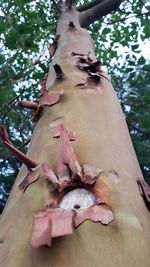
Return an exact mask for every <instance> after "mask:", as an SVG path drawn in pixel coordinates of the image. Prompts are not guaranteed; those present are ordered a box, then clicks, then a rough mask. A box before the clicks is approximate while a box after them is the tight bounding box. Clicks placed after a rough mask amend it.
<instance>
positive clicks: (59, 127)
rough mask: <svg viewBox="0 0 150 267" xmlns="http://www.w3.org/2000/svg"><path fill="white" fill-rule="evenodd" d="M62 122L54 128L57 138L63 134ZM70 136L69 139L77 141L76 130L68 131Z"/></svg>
mask: <svg viewBox="0 0 150 267" xmlns="http://www.w3.org/2000/svg"><path fill="white" fill-rule="evenodd" d="M61 125H62V124H61V123H60V124H59V125H57V126H56V127H55V129H54V135H53V137H55V138H57V137H60V135H61ZM67 134H68V137H69V141H75V140H76V133H75V132H71V131H67Z"/></svg>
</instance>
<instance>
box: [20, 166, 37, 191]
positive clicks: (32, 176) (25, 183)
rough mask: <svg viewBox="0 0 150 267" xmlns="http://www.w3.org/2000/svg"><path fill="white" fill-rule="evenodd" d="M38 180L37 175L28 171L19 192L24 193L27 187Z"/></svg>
mask: <svg viewBox="0 0 150 267" xmlns="http://www.w3.org/2000/svg"><path fill="white" fill-rule="evenodd" d="M38 178H39V174H38V173H36V172H34V171H32V170H29V172H28V174H27V175H26V177H25V178H24V180H23V181H22V183H21V184H20V185H19V189H20V190H21V191H25V190H26V189H27V187H28V186H29V185H30V184H32V183H34V182H35V181H37V180H38Z"/></svg>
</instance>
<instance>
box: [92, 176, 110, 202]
mask: <svg viewBox="0 0 150 267" xmlns="http://www.w3.org/2000/svg"><path fill="white" fill-rule="evenodd" d="M92 192H94V194H95V197H96V202H97V204H100V203H106V204H108V205H109V204H110V190H109V188H108V186H107V185H106V184H105V183H104V182H103V181H101V179H97V180H96V182H95V185H94V188H93V190H92Z"/></svg>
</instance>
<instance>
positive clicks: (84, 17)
mask: <svg viewBox="0 0 150 267" xmlns="http://www.w3.org/2000/svg"><path fill="white" fill-rule="evenodd" d="M121 2H122V0H105V1H104V2H102V3H100V4H98V5H96V6H94V7H92V8H90V9H88V10H87V11H85V12H83V13H80V15H79V19H80V25H81V27H83V28H87V27H88V26H89V25H90V24H91V23H93V22H94V21H96V20H98V19H100V18H101V17H103V16H105V15H107V14H109V13H110V12H111V11H115V10H117V9H118V8H119V5H120V4H121Z"/></svg>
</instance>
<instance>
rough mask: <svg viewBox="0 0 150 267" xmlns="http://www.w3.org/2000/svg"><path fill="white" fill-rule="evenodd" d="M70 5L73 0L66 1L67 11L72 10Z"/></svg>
mask: <svg viewBox="0 0 150 267" xmlns="http://www.w3.org/2000/svg"><path fill="white" fill-rule="evenodd" d="M72 4H73V0H66V7H67V8H68V9H71V8H72Z"/></svg>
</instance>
